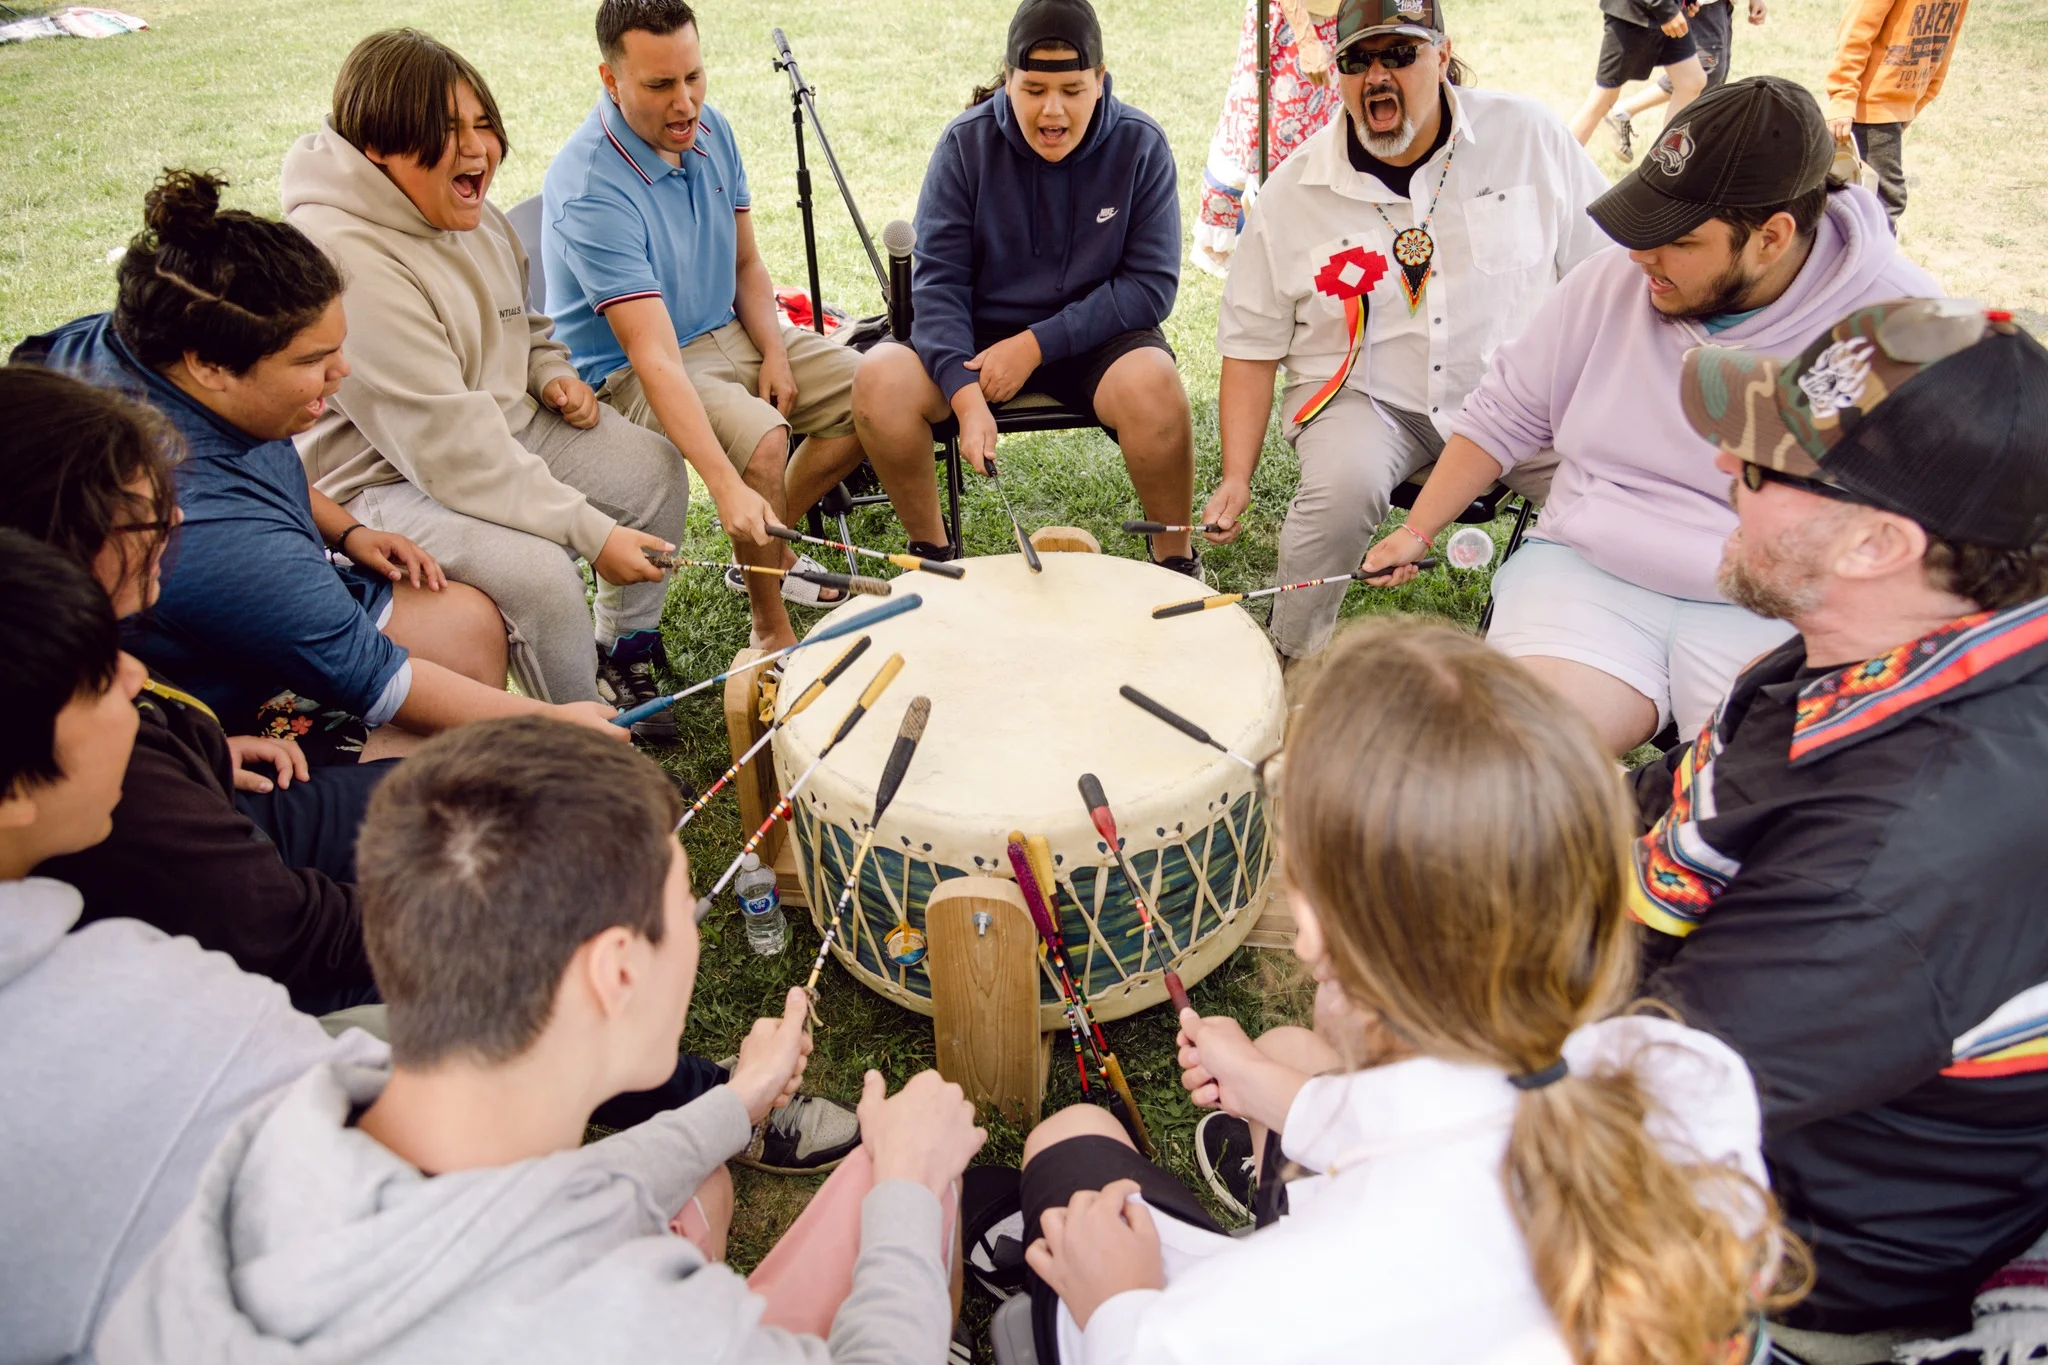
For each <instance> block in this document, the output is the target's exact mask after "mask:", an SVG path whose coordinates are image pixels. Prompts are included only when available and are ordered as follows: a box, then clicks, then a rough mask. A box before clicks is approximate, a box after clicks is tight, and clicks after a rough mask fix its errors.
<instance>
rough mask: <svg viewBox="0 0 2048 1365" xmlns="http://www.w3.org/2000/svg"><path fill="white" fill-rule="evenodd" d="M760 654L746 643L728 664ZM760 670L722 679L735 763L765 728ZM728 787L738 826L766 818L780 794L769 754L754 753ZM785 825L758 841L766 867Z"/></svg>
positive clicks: (753, 824) (748, 827)
mask: <svg viewBox="0 0 2048 1365" xmlns="http://www.w3.org/2000/svg"><path fill="white" fill-rule="evenodd" d="M760 657H761V651H760V650H758V649H754V648H751V647H749V648H747V649H743V650H741V651H740V652H739V653H737V654H735V655H733V656H732V664H733V667H735V668H737V667H739V666H740V665H741V664H745V663H752V662H753V661H754V660H755V659H758V658H760ZM764 671H765V670H763V669H759V668H753V669H749V670H747V671H746V672H745V673H741V674H739V675H738V676H736V677H731V678H727V679H726V680H725V696H724V703H725V740H726V743H727V744H728V745H730V746H731V747H732V758H733V762H735V763H737V762H739V758H740V755H741V754H744V753H745V752H746V751H747V750H748V749H751V748H752V747H753V746H754V741H755V740H757V739H759V738H760V737H761V736H762V734H763V733H765V732H766V731H767V729H768V723H767V722H766V721H764V720H762V719H761V681H762V679H761V674H762V673H763V672H764ZM770 748H771V749H772V748H773V746H772V745H771V746H770ZM732 789H733V796H734V798H735V799H736V800H737V801H738V802H739V807H740V828H741V829H743V830H745V831H746V832H747V833H749V834H751V833H753V832H754V831H755V830H757V829H759V828H760V827H761V822H762V821H763V820H765V819H767V818H768V812H769V810H770V809H772V808H773V807H774V805H775V799H776V797H777V796H778V795H779V794H780V793H779V789H778V788H777V786H776V783H775V761H774V756H773V754H772V753H771V752H770V751H769V750H768V749H764V750H762V751H761V752H760V753H758V754H756V755H754V761H753V762H751V763H749V764H748V765H747V767H746V771H745V772H742V773H741V774H740V775H739V776H738V777H735V778H734V779H733V780H732ZM787 828H788V826H787V825H786V824H779V825H777V826H776V827H775V829H774V830H773V831H772V832H771V833H770V834H769V835H768V837H767V838H766V839H764V840H762V841H761V849H760V853H761V861H762V862H764V863H766V864H767V865H768V866H770V867H773V866H775V855H776V853H778V852H779V851H780V850H781V848H782V839H783V835H784V833H785V831H786V830H787ZM692 870H693V871H694V870H695V869H692Z"/></svg>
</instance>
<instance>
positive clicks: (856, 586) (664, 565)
mask: <svg viewBox="0 0 2048 1365" xmlns="http://www.w3.org/2000/svg"><path fill="white" fill-rule="evenodd" d="M640 552H641V553H642V554H644V555H646V556H647V562H648V563H650V564H652V565H653V566H654V567H655V568H657V569H727V570H731V569H738V570H739V571H740V572H742V573H758V574H767V575H768V576H769V577H771V578H796V579H801V580H802V581H804V582H806V583H816V584H817V585H818V586H819V587H821V588H837V589H839V590H840V591H841V592H852V593H860V594H862V595H863V596H867V597H887V596H888V595H889V593H890V591H891V589H890V587H889V581H888V580H887V579H885V578H863V577H862V576H861V575H859V574H843V573H828V572H826V571H825V570H823V569H771V568H769V567H768V566H767V565H765V564H728V563H725V562H724V561H723V560H717V559H679V558H677V557H676V556H675V555H673V554H665V553H663V552H662V551H659V550H650V549H647V548H646V547H645V546H642V547H641V551H640Z"/></svg>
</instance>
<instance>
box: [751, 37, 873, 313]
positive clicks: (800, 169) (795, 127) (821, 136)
mask: <svg viewBox="0 0 2048 1365" xmlns="http://www.w3.org/2000/svg"><path fill="white" fill-rule="evenodd" d="M773 37H774V42H775V54H776V55H775V69H776V70H777V71H780V72H782V73H784V74H785V75H787V76H788V77H789V123H790V129H791V131H792V132H793V133H794V134H795V136H796V206H797V211H798V212H799V213H800V214H801V215H802V217H803V222H804V264H805V266H806V267H807V268H808V269H809V271H810V282H811V325H812V326H813V327H814V328H816V329H817V331H818V332H819V333H821V334H822V333H823V332H824V330H825V300H824V296H823V294H822V292H821V288H820V285H819V283H818V231H817V223H816V219H815V217H814V215H813V213H812V209H811V169H810V165H809V162H808V161H807V160H806V158H805V156H804V119H805V118H806V116H808V117H809V119H810V121H811V131H812V133H814V134H815V135H816V136H817V139H818V150H819V151H821V152H823V153H824V154H825V166H826V168H827V169H828V170H830V171H831V172H832V179H833V181H834V183H836V184H837V185H838V186H839V197H840V198H841V199H843V200H844V201H845V202H846V212H847V214H848V215H849V216H851V217H852V219H853V230H854V231H855V232H856V233H858V234H860V244H861V245H862V246H863V247H866V248H867V253H868V264H869V265H870V266H871V267H873V269H874V272H875V284H876V286H877V287H878V288H880V290H881V291H882V298H883V300H884V301H885V302H886V301H887V299H888V297H889V274H888V272H887V271H886V270H884V269H883V268H882V258H881V256H880V255H878V254H877V253H876V251H875V241H874V238H872V237H870V236H869V235H868V225H867V223H866V222H864V221H863V220H862V219H861V216H860V208H859V206H857V205H856V204H855V203H854V202H853V190H852V189H851V188H850V187H849V186H848V185H847V183H846V175H845V173H844V172H842V171H841V170H840V169H839V158H838V157H836V156H834V155H833V154H832V140H831V139H830V138H828V137H826V136H825V125H824V124H823V123H821V122H820V121H819V119H818V106H817V104H816V103H815V102H813V100H812V98H811V97H812V95H813V94H814V93H815V92H814V91H813V90H812V88H811V87H810V86H809V85H808V84H806V83H805V81H804V78H803V73H802V72H800V71H798V70H797V65H796V54H795V53H793V52H791V51H790V50H789V39H787V38H785V37H783V36H782V30H781V29H779V28H778V29H775V30H774V31H773Z"/></svg>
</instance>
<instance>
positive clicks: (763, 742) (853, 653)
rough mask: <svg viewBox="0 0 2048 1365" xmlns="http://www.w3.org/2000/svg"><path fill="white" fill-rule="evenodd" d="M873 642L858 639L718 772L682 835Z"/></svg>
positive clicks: (681, 824)
mask: <svg viewBox="0 0 2048 1365" xmlns="http://www.w3.org/2000/svg"><path fill="white" fill-rule="evenodd" d="M873 642H874V636H872V635H863V636H861V637H860V638H859V639H858V640H855V641H854V642H853V644H852V645H850V646H848V648H847V651H846V652H845V653H844V654H842V655H840V656H839V658H838V661H837V662H835V663H834V664H833V665H832V666H831V667H830V668H828V669H826V670H825V671H824V672H823V673H822V674H820V675H819V676H818V677H817V678H815V679H813V680H812V682H811V685H810V686H809V687H806V688H805V689H804V690H803V693H802V694H801V695H800V696H798V697H797V699H796V700H795V701H793V702H791V703H790V705H789V709H788V710H787V711H784V712H783V713H782V718H781V719H780V720H777V721H776V722H775V723H774V724H773V725H770V726H769V727H768V728H767V729H766V730H763V731H762V732H761V737H760V738H759V739H757V740H755V741H754V743H753V746H752V747H751V748H749V749H748V750H747V751H746V752H745V753H743V754H741V755H740V756H739V757H738V758H736V759H734V760H733V763H732V766H731V767H730V768H727V769H726V770H725V771H724V772H722V773H720V774H719V775H718V780H717V781H716V782H713V783H712V784H711V785H710V786H709V787H707V788H706V789H705V791H704V794H703V795H702V796H700V797H698V798H697V804H696V805H694V806H691V807H690V808H689V809H688V810H686V811H684V812H683V818H682V819H680V820H678V821H676V828H675V832H676V833H677V834H681V833H682V832H683V830H684V829H685V828H686V827H687V826H688V825H689V823H690V822H691V821H692V820H694V819H696V818H697V816H698V815H699V814H700V813H702V811H703V809H704V808H705V807H706V806H708V805H710V804H711V798H712V797H714V796H716V795H718V793H719V792H720V791H722V790H724V788H725V784H726V783H728V782H730V781H732V780H733V779H734V778H735V777H738V776H739V775H740V770H741V769H742V768H744V767H746V766H747V764H748V763H750V762H752V761H753V757H754V755H755V754H758V753H760V752H761V750H762V749H763V748H765V747H767V744H768V741H769V740H771V739H773V738H775V732H776V731H778V730H780V729H781V728H782V727H783V726H785V725H787V724H789V723H790V722H791V721H793V720H795V719H796V718H797V717H798V716H799V715H801V714H802V713H803V710H804V708H805V707H807V706H809V705H810V704H811V703H812V702H814V701H816V700H817V699H818V698H819V697H821V696H823V695H824V692H825V689H826V688H828V687H830V686H831V685H832V684H833V683H835V682H837V681H838V680H839V677H840V675H841V674H843V673H844V672H846V670H847V669H848V668H851V667H852V666H853V661H854V660H855V659H858V658H859V657H860V656H861V655H863V654H865V653H866V652H867V648H868V646H869V645H870V644H872V643H873Z"/></svg>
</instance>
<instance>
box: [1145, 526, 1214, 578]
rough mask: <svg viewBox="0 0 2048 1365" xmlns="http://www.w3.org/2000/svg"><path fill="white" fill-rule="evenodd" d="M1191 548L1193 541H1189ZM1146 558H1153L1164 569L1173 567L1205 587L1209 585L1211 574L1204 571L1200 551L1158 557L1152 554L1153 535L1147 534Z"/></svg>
mask: <svg viewBox="0 0 2048 1365" xmlns="http://www.w3.org/2000/svg"><path fill="white" fill-rule="evenodd" d="M1189 548H1190V549H1193V548H1194V545H1193V542H1192V541H1190V543H1189ZM1145 558H1147V559H1150V560H1152V562H1153V563H1154V564H1157V565H1158V566H1159V567H1160V568H1162V569H1171V570H1173V571H1174V572H1175V573H1184V574H1186V575H1187V576H1188V577H1189V578H1192V579H1194V580H1195V581H1196V582H1197V583H1200V584H1201V585H1202V586H1203V587H1205V588H1206V587H1208V586H1209V575H1207V574H1205V573H1203V572H1202V556H1201V552H1200V551H1196V553H1194V554H1191V555H1168V556H1167V557H1166V558H1164V559H1156V558H1153V555H1152V537H1150V536H1146V537H1145Z"/></svg>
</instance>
